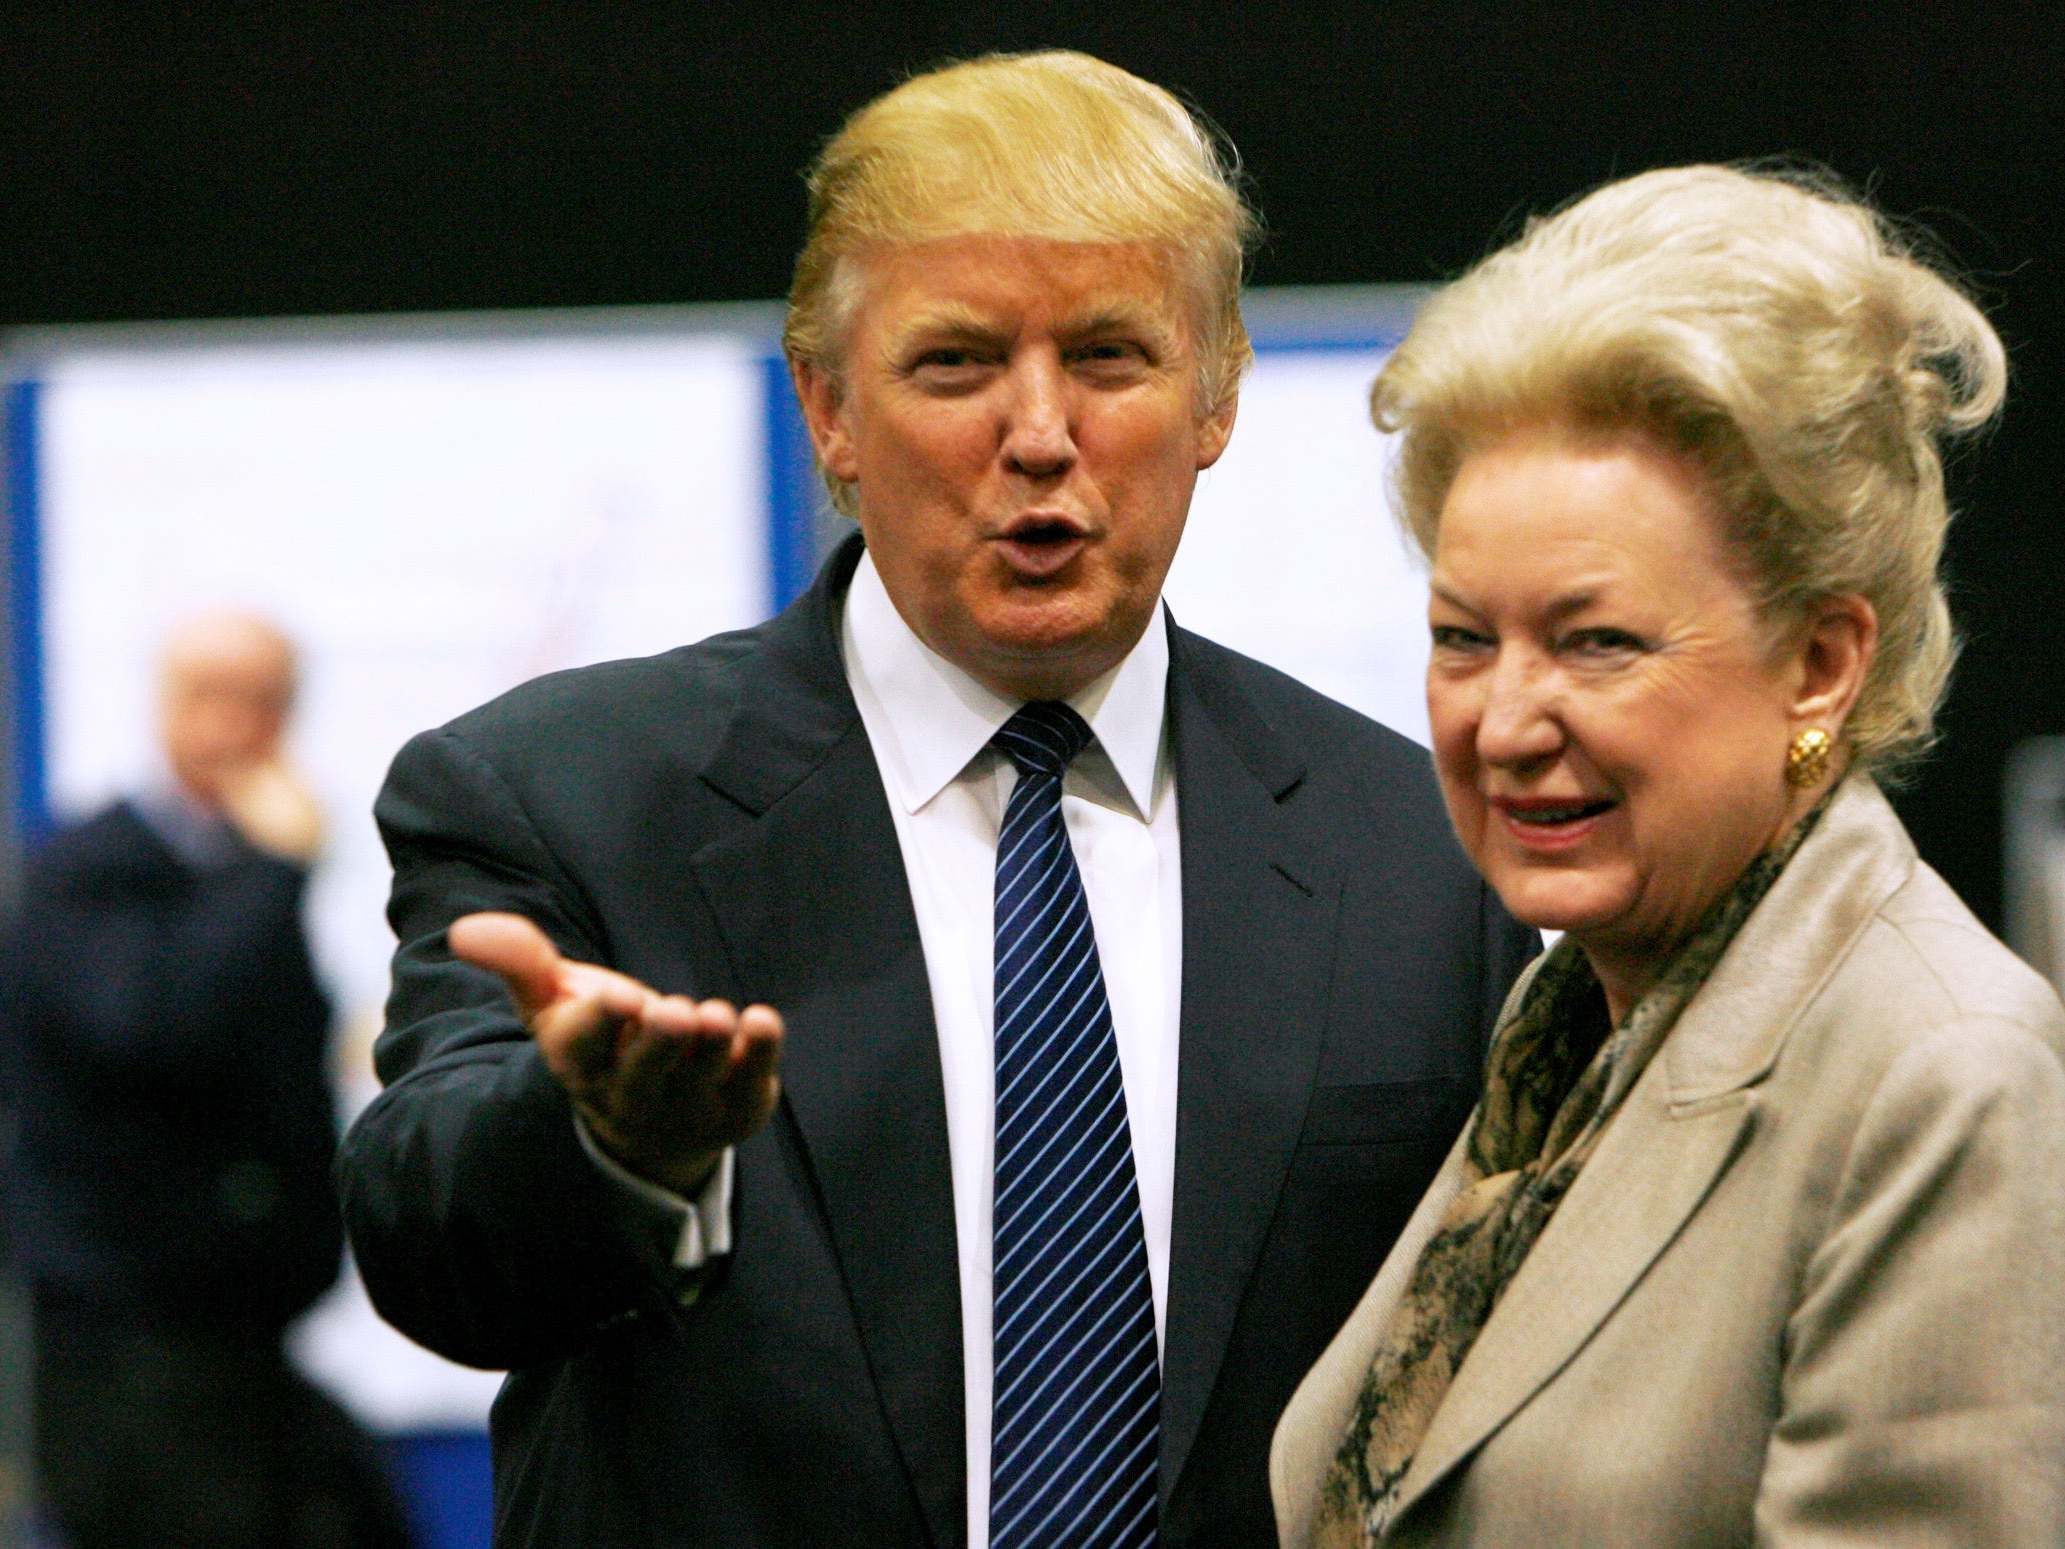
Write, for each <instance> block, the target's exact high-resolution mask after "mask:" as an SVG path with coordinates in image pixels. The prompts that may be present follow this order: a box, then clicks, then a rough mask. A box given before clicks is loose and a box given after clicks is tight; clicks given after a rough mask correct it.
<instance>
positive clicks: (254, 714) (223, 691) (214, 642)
mask: <svg viewBox="0 0 2065 1549" xmlns="http://www.w3.org/2000/svg"><path fill="white" fill-rule="evenodd" d="M293 698H294V658H293V653H292V651H291V650H290V649H289V648H288V647H287V645H286V643H285V641H283V640H282V639H281V638H280V637H279V635H278V634H277V633H276V632H273V631H272V630H270V629H269V628H268V627H266V626H264V625H261V624H259V623H257V622H256V621H253V620H247V619H243V618H240V617H230V616H223V617H210V618H205V619H201V620H198V621H196V622H194V623H192V624H190V625H188V626H186V627H185V628H184V629H182V630H181V631H180V632H179V633H178V634H177V635H176V636H175V637H174V639H173V640H172V642H171V643H170V644H169V646H168V647H167V649H166V652H165V660H164V667H163V676H162V678H161V680H160V687H159V706H158V709H159V728H160V731H161V733H162V736H163V740H164V746H165V757H166V762H167V763H168V764H169V765H170V766H171V769H172V774H173V776H174V778H176V779H177V780H178V781H179V783H180V784H181V785H182V786H184V787H185V788H186V789H187V790H188V791H189V792H190V793H191V794H192V795H194V796H195V797H197V798H199V799H200V800H202V801H206V802H209V803H211V804H212V803H219V802H220V801H221V800H222V797H223V793H224V791H225V789H226V788H227V787H228V786H229V785H230V784H231V783H232V782H233V781H235V780H236V779H237V778H238V777H239V776H240V775H242V774H244V773H245V772H247V771H248V770H250V769H251V768H252V767H253V766H255V765H258V764H261V763H264V762H265V761H266V760H268V759H270V758H273V757H274V756H275V755H277V753H278V752H279V746H280V739H281V737H282V735H283V734H284V732H285V731H286V726H287V712H288V710H289V708H290V707H291V705H292V703H293Z"/></svg>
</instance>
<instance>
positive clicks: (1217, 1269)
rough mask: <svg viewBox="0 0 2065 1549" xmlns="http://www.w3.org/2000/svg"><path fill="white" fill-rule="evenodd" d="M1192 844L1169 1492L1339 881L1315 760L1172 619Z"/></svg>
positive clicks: (1268, 1193) (1270, 1157)
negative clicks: (1305, 797)
mask: <svg viewBox="0 0 2065 1549" xmlns="http://www.w3.org/2000/svg"><path fill="white" fill-rule="evenodd" d="M1170 636H1171V641H1170V644H1171V660H1170V674H1169V714H1170V716H1171V734H1172V737H1173V746H1174V749H1175V756H1176V771H1177V772H1176V782H1177V783H1176V789H1177V801H1178V811H1179V815H1180V822H1181V826H1182V836H1183V837H1182V843H1183V1003H1182V1032H1181V1051H1180V1055H1179V1058H1180V1061H1181V1069H1180V1073H1179V1076H1178V1082H1177V1095H1176V1180H1175V1200H1174V1225H1173V1233H1172V1236H1173V1241H1172V1245H1171V1250H1170V1266H1169V1306H1168V1330H1167V1337H1166V1340H1165V1346H1164V1350H1163V1360H1162V1432H1161V1469H1160V1478H1161V1492H1162V1502H1163V1506H1164V1508H1165V1509H1166V1507H1167V1504H1168V1499H1169V1494H1170V1492H1171V1491H1172V1490H1173V1489H1174V1487H1175V1484H1176V1481H1177V1480H1178V1479H1179V1478H1180V1477H1181V1476H1182V1471H1183V1465H1184V1462H1185V1460H1186V1459H1187V1458H1188V1457H1189V1455H1190V1448H1191V1444H1192V1443H1193V1442H1194V1441H1195V1440H1196V1439H1197V1433H1198V1427H1199V1424H1200V1421H1201V1420H1202V1418H1203V1415H1204V1411H1205V1406H1206V1404H1207V1402H1208V1401H1209V1399H1210V1397H1211V1392H1212V1386H1213V1383H1214V1382H1215V1380H1216V1379H1217V1376H1218V1372H1219V1366H1220V1363H1221V1361H1222V1359H1223V1358H1224V1356H1225V1353H1226V1345H1227V1341H1228V1339H1229V1337H1230V1336H1231V1334H1232V1330H1233V1324H1234V1319H1235V1315H1236V1314H1237V1312H1238V1311H1239V1308H1240V1303H1241V1300H1242V1296H1243V1294H1244V1292H1245V1290H1246V1288H1247V1285H1248V1281H1249V1279H1250V1278H1251V1276H1252V1274H1253V1272H1254V1267H1255V1263H1256V1261H1257V1259H1258V1258H1259V1257H1260V1254H1261V1251H1262V1243H1263V1238H1264V1235H1265V1233H1266V1232H1267V1230H1268V1225H1269V1221H1270V1217H1271V1215H1272V1214H1273V1212H1274V1210H1275V1207H1276V1201H1277V1196H1278V1194H1279V1193H1280V1191H1281V1189H1282V1187H1283V1182H1284V1177H1285V1175H1286V1173H1287V1172H1288V1170H1289V1167H1290V1162H1291V1153H1292V1151H1293V1149H1294V1147H1295V1145H1296V1142H1297V1137H1298V1130H1299V1126H1300V1125H1301V1124H1302V1123H1303V1121H1304V1115H1305V1107H1306V1102H1307V1100H1308V1098H1309V1096H1310V1093H1311V1088H1312V1081H1313V1077H1314V1072H1315V1071H1316V1069H1317V1066H1318V1060H1319V1051H1320V1045H1321V1042H1322V1039H1323V1036H1324V1027H1323V1023H1324V1011H1325V996H1326V986H1327V981H1328V971H1329V965H1330V963H1331V960H1332V953H1333V943H1334V934H1335V917H1336V914H1337V912H1338V905H1339V891H1340V888H1339V878H1338V875H1337V872H1336V869H1335V867H1334V866H1333V865H1332V863H1331V858H1330V856H1329V855H1328V852H1327V848H1326V838H1325V836H1324V835H1323V834H1311V833H1307V832H1305V828H1304V825H1303V824H1301V822H1300V819H1299V814H1298V812H1297V808H1296V802H1295V796H1296V791H1297V787H1298V785H1299V783H1300V781H1301V780H1302V778H1303V775H1304V763H1303V761H1302V759H1301V758H1300V757H1299V756H1298V755H1297V753H1296V751H1295V750H1294V749H1292V748H1290V747H1288V746H1287V745H1286V744H1285V743H1284V741H1283V740H1282V738H1281V737H1280V736H1279V734H1278V733H1277V732H1276V731H1275V729H1274V728H1273V727H1271V726H1270V725H1268V724H1267V723H1266V722H1265V721H1264V720H1263V719H1262V717H1261V716H1260V714H1259V713H1258V712H1257V711H1256V710H1255V709H1254V708H1253V707H1252V705H1251V704H1249V702H1248V701H1247V700H1246V698H1245V696H1243V695H1242V694H1241V693H1240V692H1239V691H1238V690H1237V689H1236V688H1235V687H1234V686H1233V685H1232V684H1231V682H1230V681H1229V680H1228V679H1227V678H1226V676H1225V674H1224V673H1223V671H1221V670H1219V669H1218V668H1217V666H1216V664H1215V663H1214V662H1213V661H1212V659H1211V657H1210V655H1209V654H1208V653H1209V651H1210V650H1211V649H1213V648H1210V647H1205V646H1203V644H1202V642H1199V641H1198V640H1197V639H1196V637H1195V636H1191V635H1188V634H1187V633H1186V632H1185V631H1183V630H1180V629H1176V628H1174V627H1173V626H1172V627H1171V630H1170Z"/></svg>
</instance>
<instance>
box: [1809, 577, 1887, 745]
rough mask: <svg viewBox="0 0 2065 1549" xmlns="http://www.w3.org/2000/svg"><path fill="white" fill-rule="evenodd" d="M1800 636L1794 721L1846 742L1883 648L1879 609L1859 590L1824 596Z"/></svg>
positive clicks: (1816, 605)
mask: <svg viewBox="0 0 2065 1549" xmlns="http://www.w3.org/2000/svg"><path fill="white" fill-rule="evenodd" d="M1797 638H1798V641H1799V645H1798V648H1797V649H1798V656H1797V672H1798V679H1797V683H1796V686H1795V690H1794V693H1793V700H1792V705H1791V706H1790V709H1791V712H1792V716H1793V719H1794V720H1796V721H1798V722H1799V723H1800V724H1801V725H1803V726H1819V727H1821V728H1822V729H1823V730H1824V731H1826V732H1827V733H1828V734H1829V735H1830V736H1831V737H1833V738H1835V739H1836V740H1837V741H1838V742H1840V741H1841V740H1842V732H1843V724H1844V722H1846V721H1847V720H1848V719H1849V718H1850V708H1851V706H1853V705H1854V704H1856V702H1857V694H1858V691H1859V690H1860V689H1862V688H1863V687H1864V675H1865V673H1866V672H1867V671H1869V670H1870V667H1871V661H1872V657H1873V656H1874V655H1876V654H1877V652H1878V647H1879V616H1878V611H1877V610H1876V609H1874V608H1873V607H1872V605H1871V603H1870V602H1869V601H1867V600H1866V599H1865V598H1864V597H1862V596H1859V595H1858V594H1857V593H1855V592H1845V593H1843V594H1841V595H1838V596H1835V597H1824V598H1822V599H1821V600H1820V601H1819V602H1817V603H1815V604H1814V605H1813V608H1812V610H1811V611H1810V612H1809V614H1808V616H1807V619H1806V622H1805V624H1804V625H1803V626H1802V628H1801V630H1800V633H1799V635H1798V636H1797Z"/></svg>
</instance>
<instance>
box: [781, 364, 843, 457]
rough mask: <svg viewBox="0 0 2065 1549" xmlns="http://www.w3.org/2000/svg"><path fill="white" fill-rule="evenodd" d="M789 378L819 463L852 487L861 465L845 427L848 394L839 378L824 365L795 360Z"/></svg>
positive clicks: (790, 366) (790, 368)
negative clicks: (808, 428)
mask: <svg viewBox="0 0 2065 1549" xmlns="http://www.w3.org/2000/svg"><path fill="white" fill-rule="evenodd" d="M789 379H790V380H791V381H793V382H794V383H795V384H796V401H797V402H798V403H800V404H801V405H802V406H803V422H804V424H806V425H808V426H809V427H810V444H811V446H812V447H813V448H815V449H816V451H817V460H818V461H819V462H820V463H821V464H823V465H824V468H825V470H826V471H827V472H828V473H830V474H831V475H832V477H834V478H836V479H840V480H842V481H844V482H845V483H848V484H851V483H852V482H853V481H854V480H855V479H856V478H858V477H859V463H858V460H857V459H856V457H855V456H854V450H853V435H852V432H851V431H850V430H849V429H848V428H847V424H846V395H845V394H844V393H843V392H842V391H841V390H840V384H839V381H838V379H837V378H836V377H834V376H833V375H832V373H831V372H829V371H827V370H825V369H824V368H823V367H822V366H817V365H813V364H811V363H810V362H808V361H802V360H795V359H791V360H790V362H789Z"/></svg>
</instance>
